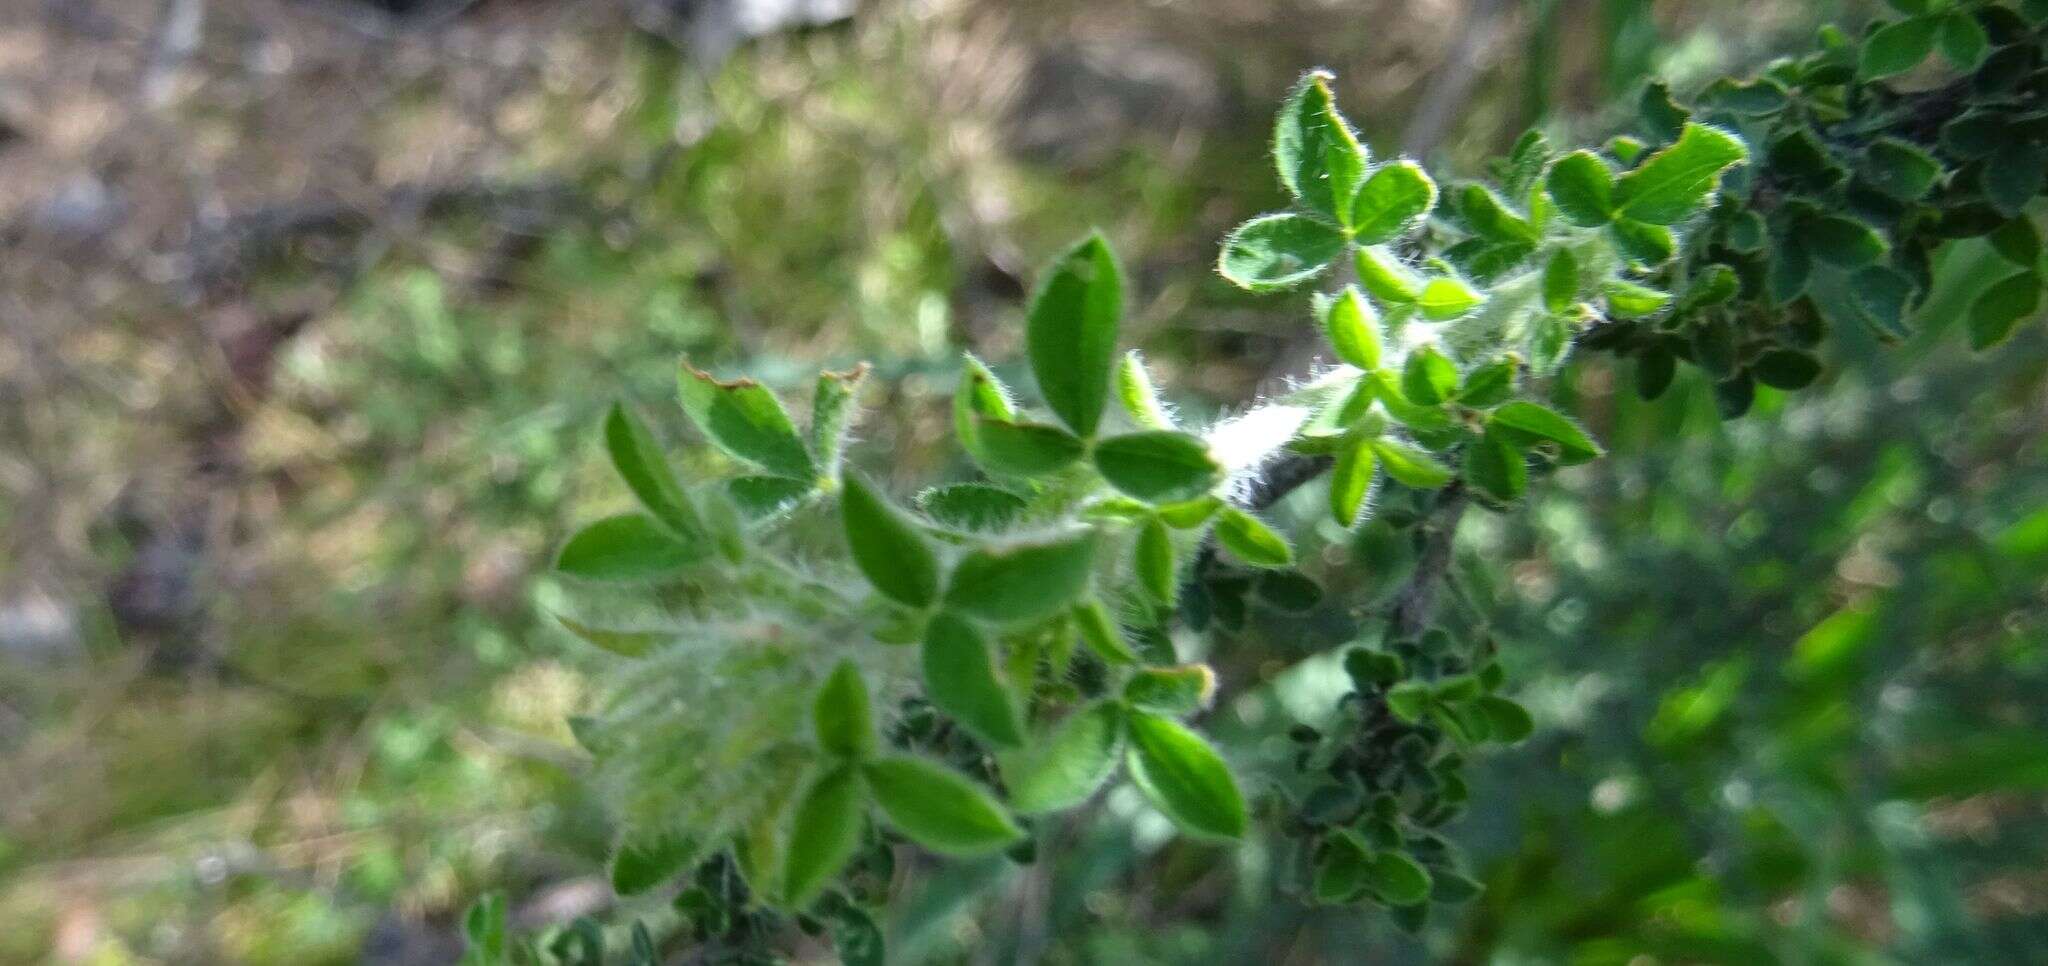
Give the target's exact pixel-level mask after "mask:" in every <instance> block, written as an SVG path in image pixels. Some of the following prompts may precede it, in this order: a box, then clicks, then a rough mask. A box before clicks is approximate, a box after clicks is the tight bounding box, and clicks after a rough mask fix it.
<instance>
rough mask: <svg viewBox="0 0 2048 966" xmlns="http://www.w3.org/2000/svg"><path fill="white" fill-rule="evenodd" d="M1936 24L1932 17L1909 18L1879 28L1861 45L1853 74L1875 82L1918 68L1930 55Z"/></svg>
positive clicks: (1932, 48)
mask: <svg viewBox="0 0 2048 966" xmlns="http://www.w3.org/2000/svg"><path fill="white" fill-rule="evenodd" d="M1939 24H1940V21H1939V20H1937V19H1936V18H1933V17H1909V18H1907V19H1905V20H1900V21H1898V22H1896V23H1889V24H1885V25H1884V26H1882V27H1879V28H1878V29H1877V32H1876V33H1873V34H1871V35H1870V39H1868V40H1866V41H1864V42H1863V57H1862V60H1861V62H1860V63H1859V64H1858V66H1857V72H1858V73H1860V74H1862V75H1863V76H1864V77H1865V78H1866V79H1870V80H1877V79H1880V78H1885V77H1890V76H1892V75H1893V74H1903V73H1905V72H1906V71H1909V70H1912V69H1913V68H1915V67H1918V66H1920V62H1921V61H1923V60H1926V59H1927V55H1928V54H1931V53H1933V52H1934V32H1935V29H1936V28H1937V27H1938V26H1939Z"/></svg>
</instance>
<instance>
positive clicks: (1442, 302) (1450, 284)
mask: <svg viewBox="0 0 2048 966" xmlns="http://www.w3.org/2000/svg"><path fill="white" fill-rule="evenodd" d="M1485 301H1486V295H1485V294H1484V293H1482V292H1480V291H1479V290H1478V289H1475V288H1473V287H1472V286H1471V285H1469V284H1466V282H1465V280H1464V279H1462V278H1454V277H1451V276H1449V275H1441V276H1438V277H1436V278H1432V279H1430V280H1429V281H1428V283H1426V284H1424V285H1423V286H1422V293H1421V294H1420V295H1418V296H1416V299H1415V304H1416V305H1417V306H1419V307H1420V308H1421V309H1422V317H1423V318H1425V319H1428V320H1430V321H1431V322H1448V321H1450V320H1452V319H1455V318H1458V317H1460V316H1462V315H1464V314H1465V313H1467V312H1470V311H1472V310H1473V309H1476V308H1478V307H1479V305H1480V303H1482V302H1485Z"/></svg>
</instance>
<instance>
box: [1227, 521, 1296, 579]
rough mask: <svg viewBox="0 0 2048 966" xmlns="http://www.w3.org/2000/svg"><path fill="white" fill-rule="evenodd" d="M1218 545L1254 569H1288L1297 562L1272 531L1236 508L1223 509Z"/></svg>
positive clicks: (1284, 538) (1287, 547) (1292, 553)
mask: <svg viewBox="0 0 2048 966" xmlns="http://www.w3.org/2000/svg"><path fill="white" fill-rule="evenodd" d="M1216 542H1217V543H1218V544H1220V545H1221V546H1222V547H1223V549H1225V550H1228V551H1230V553H1231V555H1232V556H1234V557H1236V558H1237V559H1239V560H1242V561H1244V562H1245V563H1248V564H1251V565H1252V566H1254V567H1285V566H1287V565H1289V564H1291V563H1293V562H1294V548H1293V547H1290V546H1288V545H1287V538H1286V537H1283V536H1281V535H1280V534H1278V533H1276V532H1274V530H1273V528H1272V527H1269V526H1266V524H1265V523H1264V522H1262V521H1260V520H1259V518H1258V517H1255V516H1252V515H1251V514H1249V513H1246V512H1244V511H1243V510H1240V509H1238V508H1236V507H1224V508H1223V514H1222V516H1220V517H1218V518H1217V520H1216Z"/></svg>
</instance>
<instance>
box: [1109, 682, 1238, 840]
mask: <svg viewBox="0 0 2048 966" xmlns="http://www.w3.org/2000/svg"><path fill="white" fill-rule="evenodd" d="M1126 717H1127V721H1128V729H1129V734H1130V741H1131V750H1130V755H1129V759H1130V768H1131V779H1132V780H1133V781H1135V782H1136V783H1137V785H1138V789H1139V790H1140V791H1142V792H1144V793H1145V797H1147V798H1149V799H1151V801H1152V804H1153V805H1155V806H1157V807H1158V809H1159V810H1160V811H1161V812H1164V813H1166V817H1167V818H1170V819H1172V820H1173V821H1174V824H1176V825H1179V826H1180V827H1181V828H1182V829H1184V830H1186V831H1190V832H1196V833H1199V834H1202V835H1210V836H1215V837H1218V838H1229V839H1234V838H1239V837H1241V836H1243V835H1244V831H1245V825H1246V822H1247V815H1246V810H1245V804H1244V796H1243V795H1242V794H1241V793H1239V792H1238V790H1237V781H1236V779H1234V778H1232V777H1231V775H1230V768H1229V766H1228V765H1225V764H1224V763H1223V756H1221V755H1219V754H1217V753H1216V749H1214V748H1211V747H1209V744H1208V743H1207V742H1205V741H1203V740H1202V738H1201V736H1200V735H1197V734H1195V733H1194V732H1192V731H1189V730H1188V729H1187V728H1186V727H1184V726H1182V725H1181V724H1180V723H1179V722H1176V721H1174V720H1173V719H1171V718H1167V717H1163V716H1160V715H1155V714H1150V713H1147V712H1144V711H1136V710H1133V711H1131V712H1129V714H1128V715H1127V716H1126Z"/></svg>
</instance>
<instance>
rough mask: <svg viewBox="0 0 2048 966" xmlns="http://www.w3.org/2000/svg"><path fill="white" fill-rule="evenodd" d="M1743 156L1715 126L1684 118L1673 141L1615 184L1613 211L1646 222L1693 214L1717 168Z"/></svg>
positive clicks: (1737, 143) (1713, 183)
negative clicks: (1614, 207)
mask: <svg viewBox="0 0 2048 966" xmlns="http://www.w3.org/2000/svg"><path fill="white" fill-rule="evenodd" d="M1748 158H1749V149H1748V148H1745V147H1743V145H1742V141H1741V140H1739V139H1738V138H1736V137H1735V135H1733V134H1729V133H1728V132H1726V131H1723V130H1721V129H1719V128H1712V127H1707V126H1706V125H1704V124H1695V123H1693V122H1690V121H1688V122H1686V125H1685V128H1684V130H1682V131H1681V132H1680V133H1679V135H1678V140H1677V141H1676V142H1675V143H1673V144H1672V145H1671V146H1670V147H1667V148H1665V149H1663V150H1661V151H1658V152H1657V153H1656V154H1653V155H1650V157H1649V158H1648V159H1647V160H1645V161H1644V162H1643V163H1642V164H1640V165H1638V166H1637V167H1636V168H1635V170H1633V171H1630V172H1628V173H1627V174H1624V175H1622V176H1621V179H1620V180H1619V181H1617V182H1615V186H1614V197H1615V202H1616V213H1617V214H1619V215H1620V216H1622V217H1624V218H1629V219H1633V220H1635V221H1640V222H1646V223H1648V224H1652V225H1672V224H1677V223H1678V222H1681V221H1684V220H1685V219H1687V218H1690V217H1692V216H1693V215H1695V214H1698V213H1699V211H1700V209H1701V207H1702V206H1703V205H1705V203H1706V201H1707V198H1708V196H1709V195H1711V194H1712V193H1713V192H1714V189H1715V188H1716V187H1718V186H1719V185H1720V183H1721V172H1723V171H1725V170H1727V169H1728V168H1729V167H1731V166H1733V165H1736V164H1740V163H1741V162H1743V161H1745V160H1747V159H1748Z"/></svg>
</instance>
